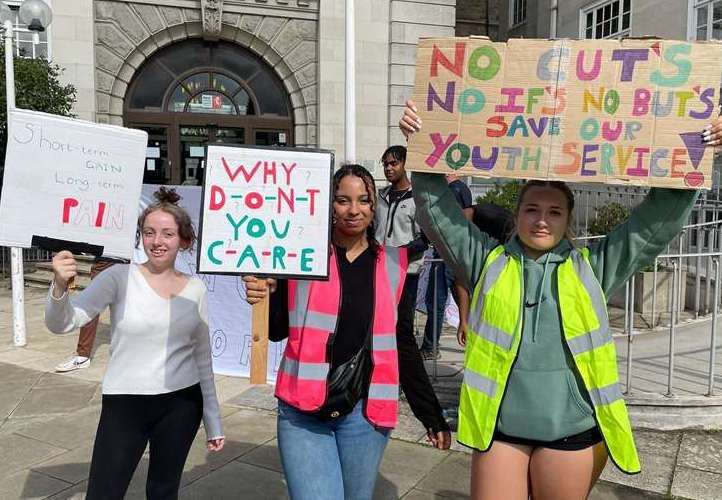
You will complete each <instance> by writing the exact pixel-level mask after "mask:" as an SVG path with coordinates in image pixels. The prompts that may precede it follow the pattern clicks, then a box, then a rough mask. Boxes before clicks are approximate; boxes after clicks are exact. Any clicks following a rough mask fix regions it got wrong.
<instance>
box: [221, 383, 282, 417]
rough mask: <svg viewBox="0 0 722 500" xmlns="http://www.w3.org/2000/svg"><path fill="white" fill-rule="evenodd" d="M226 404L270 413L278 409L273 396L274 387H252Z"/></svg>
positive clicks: (228, 400)
mask: <svg viewBox="0 0 722 500" xmlns="http://www.w3.org/2000/svg"><path fill="white" fill-rule="evenodd" d="M226 404H228V405H232V406H245V407H248V408H259V409H263V410H268V411H276V408H278V403H277V401H276V398H275V396H274V395H273V387H272V386H270V385H252V386H250V387H249V388H248V389H246V390H244V391H243V392H242V393H241V394H238V395H236V396H234V397H231V398H229V399H227V400H226Z"/></svg>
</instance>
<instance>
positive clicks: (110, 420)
mask: <svg viewBox="0 0 722 500" xmlns="http://www.w3.org/2000/svg"><path fill="white" fill-rule="evenodd" d="M202 416H203V396H202V394H201V388H200V385H199V384H196V385H193V386H191V387H187V388H185V389H181V390H179V391H175V392H170V393H167V394H156V395H149V396H146V395H135V394H118V395H115V394H114V395H104V396H103V407H102V411H101V413H100V423H99V424H98V433H97V434H96V436H95V446H94V447H93V460H92V462H91V464H90V479H89V481H88V494H87V497H86V498H87V500H96V499H103V500H112V499H122V498H123V497H124V496H125V492H126V490H127V489H128V484H129V483H130V480H131V478H132V477H133V472H134V471H135V468H136V467H137V466H138V462H139V461H140V458H141V456H142V455H143V452H144V451H145V446H146V444H148V442H149V441H150V461H149V465H148V480H147V481H146V485H145V492H146V496H147V498H148V499H150V500H159V499H175V498H178V488H179V487H180V479H181V474H182V473H183V466H184V465H185V461H186V458H187V457H188V452H189V451H190V447H191V444H192V443H193V439H194V438H195V435H196V433H197V432H198V427H199V425H200V421H201V417H202Z"/></svg>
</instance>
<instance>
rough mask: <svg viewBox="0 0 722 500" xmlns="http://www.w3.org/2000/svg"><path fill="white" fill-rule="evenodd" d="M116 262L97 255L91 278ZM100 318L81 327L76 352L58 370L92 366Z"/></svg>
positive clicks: (60, 371) (59, 365)
mask: <svg viewBox="0 0 722 500" xmlns="http://www.w3.org/2000/svg"><path fill="white" fill-rule="evenodd" d="M115 263H117V261H116V260H111V259H105V258H103V257H102V256H100V257H96V258H95V260H94V261H93V265H92V266H91V267H90V279H91V280H93V279H94V278H95V277H96V276H97V275H98V274H100V273H101V272H103V271H105V270H106V269H108V268H109V267H110V266H112V265H113V264H115ZM99 320H100V316H95V317H94V318H93V319H91V320H90V323H88V324H87V325H84V326H83V327H82V328H81V329H80V335H78V345H77V346H76V347H75V354H74V355H73V356H71V357H70V359H68V360H67V361H63V362H62V363H60V364H58V365H57V366H56V367H55V371H56V372H58V373H64V372H71V371H74V370H81V369H83V368H88V367H89V366H90V355H91V354H92V352H93V344H94V343H95V336H96V334H97V333H98V322H99Z"/></svg>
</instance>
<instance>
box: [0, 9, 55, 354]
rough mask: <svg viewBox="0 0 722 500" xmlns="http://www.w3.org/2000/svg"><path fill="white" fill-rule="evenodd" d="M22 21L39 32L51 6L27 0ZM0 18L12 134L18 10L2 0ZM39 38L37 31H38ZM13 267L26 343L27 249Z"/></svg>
mask: <svg viewBox="0 0 722 500" xmlns="http://www.w3.org/2000/svg"><path fill="white" fill-rule="evenodd" d="M18 16H19V17H20V21H21V22H22V23H24V24H26V25H27V27H28V29H29V30H30V31H33V32H35V33H38V32H41V31H45V28H46V27H47V26H48V25H49V24H50V22H51V21H52V18H53V15H52V12H51V10H50V7H48V5H47V4H46V3H45V2H43V0H25V1H24V2H23V3H22V4H21V5H20V10H19V11H18ZM0 21H1V22H2V29H3V32H4V38H5V90H6V93H7V94H6V96H5V99H6V102H7V124H6V130H7V136H8V138H9V137H10V132H11V122H10V113H11V111H13V110H14V109H15V67H14V65H13V34H14V33H15V30H16V28H15V22H14V21H15V13H14V12H13V11H12V10H11V9H10V7H8V6H7V4H6V3H5V2H1V1H0ZM34 38H35V40H34V41H35V42H37V39H38V37H37V34H36V35H35V37H34ZM10 269H11V276H12V288H13V344H14V345H16V346H18V347H22V346H24V345H25V344H26V340H25V289H24V287H25V280H24V278H23V250H22V248H17V247H13V248H11V249H10Z"/></svg>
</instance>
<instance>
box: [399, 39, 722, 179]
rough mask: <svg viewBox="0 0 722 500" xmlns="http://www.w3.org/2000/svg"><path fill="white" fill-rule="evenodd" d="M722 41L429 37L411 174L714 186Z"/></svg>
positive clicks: (418, 88) (421, 53) (417, 92)
mask: <svg viewBox="0 0 722 500" xmlns="http://www.w3.org/2000/svg"><path fill="white" fill-rule="evenodd" d="M720 61H722V45H720V44H719V43H717V42H681V41H668V40H636V39H625V40H622V41H618V40H593V41H591V40H581V41H575V40H555V41H542V40H510V41H509V42H508V43H494V42H491V41H489V40H486V39H479V38H448V39H427V40H423V41H421V42H420V43H419V48H418V59H417V69H416V84H415V87H414V94H413V99H414V101H415V102H416V104H417V107H418V109H419V115H420V117H421V119H422V121H423V127H422V132H421V133H419V134H414V135H413V136H412V139H411V142H410V145H409V161H408V162H407V166H410V169H411V170H415V171H423V172H438V173H451V172H455V173H457V174H462V175H473V176H477V177H510V178H526V179H555V180H564V181H576V182H602V183H609V184H626V185H639V186H663V187H670V188H682V189H684V188H687V189H689V188H702V187H704V188H709V187H710V186H711V183H712V175H711V171H712V159H713V150H712V148H705V146H704V143H703V141H702V130H703V129H704V127H705V126H706V125H707V124H708V123H709V122H710V121H711V120H712V119H713V118H715V117H716V116H717V114H718V113H717V103H718V101H719V88H720V75H721V72H720V66H719V63H720Z"/></svg>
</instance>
